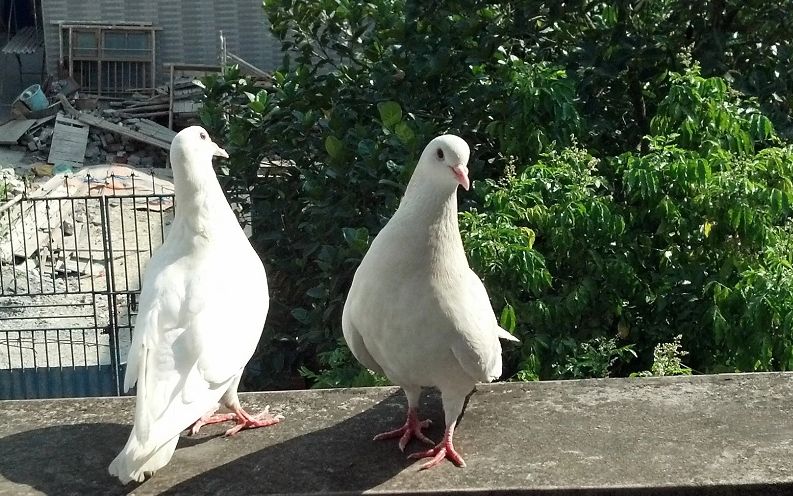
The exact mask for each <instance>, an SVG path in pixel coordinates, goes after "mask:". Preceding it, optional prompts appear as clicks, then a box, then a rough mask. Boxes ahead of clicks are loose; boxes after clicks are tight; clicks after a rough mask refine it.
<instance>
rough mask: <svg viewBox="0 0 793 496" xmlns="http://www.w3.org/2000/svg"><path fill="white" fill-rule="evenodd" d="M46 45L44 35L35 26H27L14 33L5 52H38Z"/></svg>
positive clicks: (4, 49)
mask: <svg viewBox="0 0 793 496" xmlns="http://www.w3.org/2000/svg"><path fill="white" fill-rule="evenodd" d="M42 46H44V37H43V36H42V34H41V33H40V32H39V31H38V30H37V29H36V28H35V27H34V26H26V27H24V28H22V29H20V30H19V31H17V33H16V34H15V35H14V37H13V38H11V39H10V40H9V41H8V43H6V46H4V47H3V50H2V52H3V53H16V54H25V53H36V52H37V51H38V49H39V47H42Z"/></svg>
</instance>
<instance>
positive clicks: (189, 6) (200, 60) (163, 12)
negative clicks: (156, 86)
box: [42, 0, 281, 82]
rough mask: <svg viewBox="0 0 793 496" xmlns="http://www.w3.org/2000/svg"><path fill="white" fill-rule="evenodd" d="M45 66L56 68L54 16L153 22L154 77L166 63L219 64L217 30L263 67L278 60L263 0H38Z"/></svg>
mask: <svg viewBox="0 0 793 496" xmlns="http://www.w3.org/2000/svg"><path fill="white" fill-rule="evenodd" d="M42 9H43V11H44V12H43V15H44V41H45V44H46V47H47V71H48V72H49V73H50V74H57V65H58V43H59V41H58V27H57V25H55V24H52V23H53V21H102V22H108V23H109V22H118V21H134V22H151V23H152V24H153V25H154V26H156V27H159V28H161V29H160V30H159V31H158V32H157V35H156V37H157V45H156V48H157V67H156V70H157V75H158V77H157V79H158V82H163V81H165V79H164V76H165V69H164V68H163V64H164V63H169V62H175V63H187V64H217V63H218V52H219V45H220V42H219V39H218V31H219V30H223V33H224V35H225V36H226V47H227V49H228V50H229V51H230V52H232V53H234V54H236V55H238V56H240V57H242V58H243V59H245V60H246V61H248V62H250V63H251V64H253V65H255V66H257V67H259V68H260V69H263V70H265V71H268V72H270V71H273V70H274V69H275V68H276V67H277V66H278V64H279V62H280V61H281V55H280V53H279V48H280V43H279V42H278V40H276V39H275V38H274V37H273V36H272V35H271V34H270V31H269V29H268V23H267V20H266V18H265V16H264V10H263V9H262V2H261V0H230V1H220V0H165V1H161V0H98V1H86V0H42Z"/></svg>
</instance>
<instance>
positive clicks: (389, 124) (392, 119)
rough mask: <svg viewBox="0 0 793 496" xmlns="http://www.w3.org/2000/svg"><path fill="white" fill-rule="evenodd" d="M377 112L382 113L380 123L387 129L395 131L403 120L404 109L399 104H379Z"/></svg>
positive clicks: (390, 102)
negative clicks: (395, 127)
mask: <svg viewBox="0 0 793 496" xmlns="http://www.w3.org/2000/svg"><path fill="white" fill-rule="evenodd" d="M377 111H378V112H380V121H381V122H382V123H383V127H385V128H386V129H389V130H390V129H393V128H394V126H396V124H397V123H398V122H400V121H401V120H402V107H400V106H399V104H398V103H397V102H394V101H388V102H380V103H378V104H377Z"/></svg>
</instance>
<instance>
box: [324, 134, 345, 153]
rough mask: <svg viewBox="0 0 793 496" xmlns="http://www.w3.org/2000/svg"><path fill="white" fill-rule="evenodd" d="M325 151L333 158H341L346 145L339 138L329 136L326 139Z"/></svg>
mask: <svg viewBox="0 0 793 496" xmlns="http://www.w3.org/2000/svg"><path fill="white" fill-rule="evenodd" d="M325 150H326V151H327V152H328V155H330V157H331V158H339V157H341V155H342V152H343V151H344V143H342V142H341V140H340V139H339V138H337V137H335V136H333V135H332V134H329V135H328V136H327V137H326V138H325Z"/></svg>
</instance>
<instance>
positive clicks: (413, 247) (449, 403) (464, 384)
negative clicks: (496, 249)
mask: <svg viewBox="0 0 793 496" xmlns="http://www.w3.org/2000/svg"><path fill="white" fill-rule="evenodd" d="M469 153H470V151H469V148H468V145H467V144H466V143H465V141H464V140H463V139H461V138H459V137H457V136H454V135H444V136H439V137H437V138H435V139H433V140H432V141H431V142H430V143H429V145H427V147H426V148H425V149H424V152H423V153H422V154H421V158H420V159H419V162H418V165H417V166H416V170H415V171H414V172H413V176H412V177H411V179H410V182H409V183H408V186H407V189H406V190H405V195H404V197H403V198H402V201H401V202H400V204H399V208H398V209H397V211H396V213H394V216H393V217H392V218H391V220H390V221H389V222H388V224H387V225H386V226H385V227H384V228H383V230H382V231H380V233H379V234H378V235H377V237H376V238H375V239H374V241H373V242H372V245H371V247H370V248H369V251H368V252H367V253H366V256H364V258H363V260H362V261H361V265H360V266H359V267H358V270H357V271H356V273H355V277H354V278H353V282H352V287H351V288H350V293H349V295H348V297H347V301H346V303H345V305H344V313H343V316H342V328H343V330H344V338H345V339H346V340H347V344H348V345H349V347H350V350H352V353H353V355H355V357H356V358H357V359H358V361H360V362H361V363H362V364H363V365H364V366H366V367H367V368H369V369H371V370H373V371H375V372H379V373H383V374H385V375H386V376H387V377H388V379H389V380H390V381H391V382H393V383H394V384H398V385H399V386H401V387H402V389H404V391H405V395H406V396H407V400H408V412H407V421H406V422H405V424H404V425H403V426H402V427H401V428H399V429H396V430H393V431H388V432H384V433H382V434H379V435H378V436H375V440H379V439H388V438H394V437H399V438H400V440H399V448H400V449H401V450H402V451H404V450H405V446H406V445H407V443H408V442H409V441H410V439H411V438H412V437H414V436H415V437H416V438H418V439H419V440H421V441H424V442H426V443H429V444H434V443H433V442H432V441H431V440H429V439H428V438H427V437H426V436H424V434H423V433H422V432H421V429H423V428H425V427H427V426H428V425H429V420H424V421H419V419H418V414H417V407H418V402H419V397H420V395H421V388H422V386H435V387H437V388H438V389H439V390H440V391H441V394H442V397H443V410H444V413H445V417H446V432H445V434H444V438H443V441H442V442H441V443H439V444H438V445H437V446H435V447H434V448H432V449H430V450H428V451H423V452H420V453H414V454H413V455H411V456H410V457H409V458H424V457H432V460H430V461H428V462H427V463H425V464H424V465H422V466H421V469H427V468H430V467H433V466H435V465H438V464H439V463H440V462H441V461H443V460H444V459H445V458H449V459H450V460H451V461H452V462H454V463H455V464H456V465H458V466H461V467H463V466H465V462H464V461H463V459H462V457H461V456H460V455H459V454H458V453H457V452H456V451H455V450H454V446H453V445H452V436H453V434H454V426H455V424H456V422H457V419H458V417H459V416H460V413H462V409H463V404H464V403H465V398H466V396H467V395H468V394H469V393H470V392H471V391H472V390H473V389H474V386H475V384H476V383H477V382H482V381H487V382H490V381H492V380H494V379H497V378H498V377H499V376H501V344H500V342H499V338H502V339H508V340H512V341H517V339H516V338H515V337H514V336H512V335H511V334H509V333H508V332H507V331H505V330H503V329H501V328H500V327H499V326H498V323H497V321H496V316H495V314H494V313H493V309H492V307H491V306H490V300H489V299H488V296H487V291H486V290H485V287H484V285H483V284H482V282H481V281H480V280H479V278H478V277H477V276H476V274H474V272H473V271H472V270H471V269H470V267H469V266H468V260H467V259H466V256H465V252H464V251H463V243H462V239H461V238H460V230H459V228H458V225H457V196H456V192H457V186H459V185H461V186H462V187H463V188H465V189H466V190H467V189H468V186H469V180H468V167H467V165H468V156H469Z"/></svg>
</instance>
